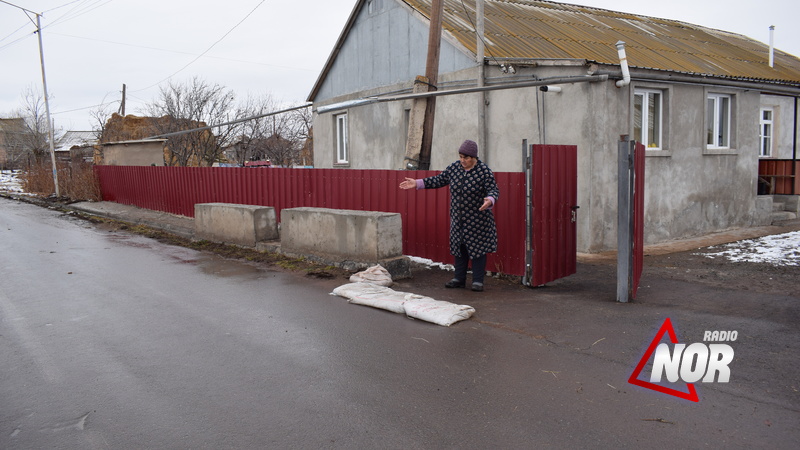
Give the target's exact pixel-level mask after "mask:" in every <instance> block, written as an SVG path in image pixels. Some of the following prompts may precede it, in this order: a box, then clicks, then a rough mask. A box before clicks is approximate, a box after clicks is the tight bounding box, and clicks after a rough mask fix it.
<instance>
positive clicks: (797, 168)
mask: <svg viewBox="0 0 800 450" xmlns="http://www.w3.org/2000/svg"><path fill="white" fill-rule="evenodd" d="M758 177H759V179H760V181H762V182H763V183H766V185H765V188H764V191H765V192H759V193H760V194H787V195H795V194H800V161H794V160H791V159H760V160H758Z"/></svg>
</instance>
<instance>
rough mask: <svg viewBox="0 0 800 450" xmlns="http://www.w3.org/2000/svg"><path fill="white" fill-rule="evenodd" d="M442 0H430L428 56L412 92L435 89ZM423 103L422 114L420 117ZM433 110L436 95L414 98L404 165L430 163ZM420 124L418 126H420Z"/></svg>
mask: <svg viewBox="0 0 800 450" xmlns="http://www.w3.org/2000/svg"><path fill="white" fill-rule="evenodd" d="M443 11H444V2H443V0H433V3H432V4H431V24H430V30H429V32H428V58H427V60H426V62H425V77H424V78H422V77H417V82H416V83H415V87H414V92H429V91H431V90H436V84H437V83H438V82H439V53H440V49H441V40H442V13H443ZM423 105H424V118H423V120H420V118H419V114H421V113H422V108H423ZM435 112H436V97H428V98H420V99H415V100H414V106H413V107H412V109H411V117H410V123H409V129H408V142H407V144H406V158H405V159H406V161H407V164H406V167H405V168H407V169H420V170H428V169H429V168H430V165H431V146H432V143H433V122H434V116H435ZM420 125H421V130H420Z"/></svg>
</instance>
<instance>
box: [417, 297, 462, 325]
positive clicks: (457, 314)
mask: <svg viewBox="0 0 800 450" xmlns="http://www.w3.org/2000/svg"><path fill="white" fill-rule="evenodd" d="M403 308H404V309H405V311H406V315H407V316H408V317H413V318H415V319H420V320H424V321H426V322H433V323H435V324H439V325H442V326H445V327H449V326H450V325H452V324H454V323H456V322H458V321H460V320H464V319H469V318H470V317H472V314H474V313H475V308H473V307H471V306H467V305H456V304H455V303H450V302H445V301H441V300H434V299H432V298H430V297H424V296H422V295H416V294H407V295H406V301H405V302H404V303H403Z"/></svg>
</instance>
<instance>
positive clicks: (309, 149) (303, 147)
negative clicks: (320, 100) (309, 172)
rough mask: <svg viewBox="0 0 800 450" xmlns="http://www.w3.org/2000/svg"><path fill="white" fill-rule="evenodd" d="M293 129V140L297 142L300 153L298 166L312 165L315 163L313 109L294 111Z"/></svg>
mask: <svg viewBox="0 0 800 450" xmlns="http://www.w3.org/2000/svg"><path fill="white" fill-rule="evenodd" d="M292 123H293V125H292V129H293V130H294V136H293V137H292V139H293V140H295V141H296V143H297V145H298V147H299V149H300V152H299V154H298V160H297V163H298V164H302V165H304V166H305V165H311V164H313V163H314V132H313V129H312V128H313V124H314V117H313V113H312V111H311V108H303V109H298V110H296V111H292Z"/></svg>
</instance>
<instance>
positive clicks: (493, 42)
mask: <svg viewBox="0 0 800 450" xmlns="http://www.w3.org/2000/svg"><path fill="white" fill-rule="evenodd" d="M403 1H404V2H405V3H406V4H408V5H409V6H410V7H411V8H413V9H415V10H417V11H418V12H419V13H420V14H422V15H423V16H425V17H428V18H429V17H430V11H431V3H432V1H431V0H403ZM443 1H444V17H443V19H442V23H443V28H444V30H445V31H446V32H448V33H450V34H451V35H452V36H453V37H454V38H455V39H457V40H458V42H459V43H461V45H463V46H464V47H465V48H466V49H468V50H469V51H471V52H473V53H474V52H476V47H477V44H476V37H475V30H474V25H473V24H474V23H476V17H475V0H463V1H462V0H443ZM484 16H485V18H484V22H485V37H484V41H485V43H486V56H487V57H490V58H491V57H495V58H500V59H502V58H529V59H540V58H541V59H585V60H589V61H596V62H598V63H604V64H619V58H618V55H617V50H616V47H615V46H614V44H615V43H616V42H617V41H620V40H622V41H624V42H625V49H626V53H627V57H628V64H629V65H630V66H631V67H640V68H647V69H658V70H667V71H675V72H682V73H690V74H703V75H711V76H718V77H725V78H739V79H750V80H764V81H771V82H789V83H797V82H800V59H798V58H797V57H795V56H793V55H790V54H788V53H785V52H782V51H780V50H777V49H776V50H775V55H774V58H775V64H774V67H769V46H768V45H766V44H764V43H762V42H759V41H757V40H755V39H751V38H749V37H746V36H743V35H740V34H735V33H730V32H727V31H721V30H715V29H711V28H706V27H702V26H699V25H692V24H689V23H686V22H680V21H675V20H667V19H659V18H656V17H647V16H639V15H635V14H628V13H623V12H616V11H610V10H606V9H599V8H591V7H586V6H579V5H571V4H566V3H556V2H548V1H530V0H506V1H501V0H485V2H484Z"/></svg>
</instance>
